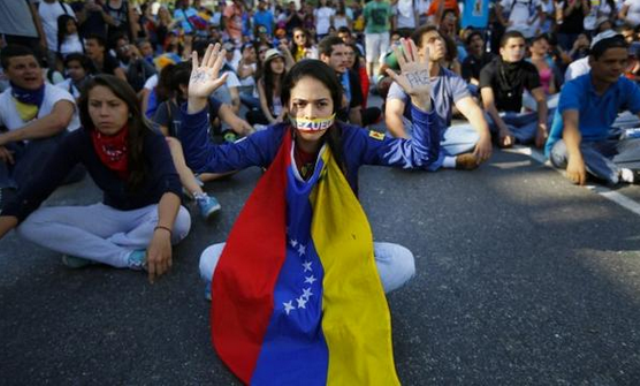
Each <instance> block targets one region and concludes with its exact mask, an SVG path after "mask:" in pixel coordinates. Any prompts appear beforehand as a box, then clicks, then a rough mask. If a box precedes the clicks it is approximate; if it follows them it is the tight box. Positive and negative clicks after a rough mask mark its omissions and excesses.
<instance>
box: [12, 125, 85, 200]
mask: <svg viewBox="0 0 640 386" xmlns="http://www.w3.org/2000/svg"><path fill="white" fill-rule="evenodd" d="M67 134H68V133H67V132H66V131H65V132H63V133H61V134H58V135H56V136H53V137H49V138H43V139H34V140H31V141H29V142H27V143H11V144H9V145H7V146H6V148H7V149H8V150H10V151H13V152H14V153H13V159H14V161H15V163H14V164H13V165H9V164H6V163H4V162H2V161H0V189H2V188H13V189H19V188H22V187H25V186H27V185H28V184H29V183H30V182H31V181H32V180H33V179H34V178H35V177H37V176H38V174H39V172H40V171H41V170H42V169H43V167H44V166H45V165H46V164H47V158H49V157H51V155H52V154H53V153H54V152H55V151H56V149H57V147H58V145H59V144H60V142H61V141H62V139H63V138H64V137H65V136H66V135H67ZM84 175H85V172H84V167H82V166H77V167H76V168H74V169H73V170H72V171H71V173H70V174H69V176H68V177H67V180H65V182H64V183H67V184H70V183H73V182H78V181H80V180H81V179H82V177H84Z"/></svg>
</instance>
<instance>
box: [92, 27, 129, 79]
mask: <svg viewBox="0 0 640 386" xmlns="http://www.w3.org/2000/svg"><path fill="white" fill-rule="evenodd" d="M84 44H85V52H86V54H87V56H88V57H89V59H91V63H92V69H91V74H92V75H97V74H108V75H115V76H117V77H118V78H120V79H122V80H125V81H126V80H127V74H126V73H125V72H124V70H123V69H122V68H120V63H118V59H116V58H114V57H113V56H111V54H110V53H109V52H108V51H107V43H106V41H105V40H104V38H103V37H102V36H100V35H89V36H88V37H87V38H86V39H85V43H84Z"/></svg>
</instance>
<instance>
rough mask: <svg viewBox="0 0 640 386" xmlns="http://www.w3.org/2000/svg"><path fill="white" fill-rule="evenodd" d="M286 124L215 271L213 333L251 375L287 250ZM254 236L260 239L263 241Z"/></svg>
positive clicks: (225, 355)
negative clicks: (280, 144) (274, 154)
mask: <svg viewBox="0 0 640 386" xmlns="http://www.w3.org/2000/svg"><path fill="white" fill-rule="evenodd" d="M290 149H291V134H290V131H289V130H287V133H286V134H285V135H284V138H283V142H282V146H280V150H279V151H278V154H277V155H276V157H275V159H274V160H273V162H272V163H271V166H270V167H269V169H268V170H267V172H266V173H265V175H264V176H263V177H262V178H261V179H260V181H259V182H258V184H257V186H256V188H255V189H254V191H253V193H252V194H251V196H250V197H249V199H248V200H247V203H246V204H245V206H244V208H243V209H242V211H241V212H240V216H239V217H238V220H237V221H236V223H235V225H234V226H233V229H232V230H231V234H230V235H229V238H228V239H227V245H226V247H225V249H224V251H223V252H222V256H221V257H220V261H219V263H218V265H217V267H216V270H215V272H214V276H213V288H212V290H213V291H212V295H213V299H212V302H211V334H212V335H211V336H212V341H213V345H214V347H215V349H216V351H217V352H218V355H219V357H220V358H221V359H222V361H223V362H224V363H225V364H226V365H227V366H229V368H230V369H231V371H232V372H233V373H234V374H236V376H238V378H240V380H242V381H243V382H244V383H246V384H248V383H250V381H251V377H252V375H253V371H254V370H255V367H256V364H257V361H258V356H259V355H260V351H261V347H262V342H263V339H264V336H265V334H266V331H267V327H268V326H269V321H270V318H271V315H272V313H273V290H274V287H275V284H276V281H277V279H278V275H279V273H280V269H281V267H282V264H283V263H284V260H285V255H286V195H285V189H286V178H287V174H286V170H287V167H288V166H289V164H290V154H289V153H290ZM253 240H261V241H260V243H257V242H253Z"/></svg>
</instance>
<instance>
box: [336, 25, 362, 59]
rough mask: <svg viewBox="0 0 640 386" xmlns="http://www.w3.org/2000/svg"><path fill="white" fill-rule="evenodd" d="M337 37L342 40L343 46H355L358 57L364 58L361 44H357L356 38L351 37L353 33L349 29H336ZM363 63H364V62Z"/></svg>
mask: <svg viewBox="0 0 640 386" xmlns="http://www.w3.org/2000/svg"><path fill="white" fill-rule="evenodd" d="M338 37H339V38H340V39H342V41H344V44H347V45H349V44H355V46H356V47H358V51H359V53H360V56H362V57H364V47H362V44H360V43H358V41H357V40H356V38H355V37H354V36H353V33H352V32H351V30H350V29H349V27H340V28H338ZM365 63H366V60H365ZM365 67H366V66H365Z"/></svg>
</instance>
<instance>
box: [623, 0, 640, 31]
mask: <svg viewBox="0 0 640 386" xmlns="http://www.w3.org/2000/svg"><path fill="white" fill-rule="evenodd" d="M623 5H628V6H629V10H628V11H627V18H626V19H625V21H626V22H627V23H629V24H631V25H632V26H634V27H635V26H637V25H638V24H640V0H625V1H624V4H623Z"/></svg>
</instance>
